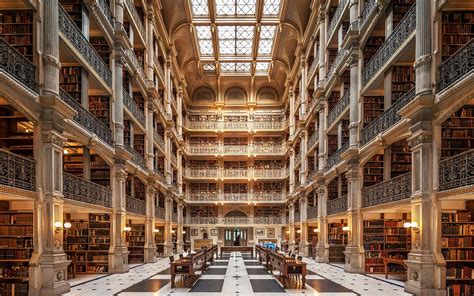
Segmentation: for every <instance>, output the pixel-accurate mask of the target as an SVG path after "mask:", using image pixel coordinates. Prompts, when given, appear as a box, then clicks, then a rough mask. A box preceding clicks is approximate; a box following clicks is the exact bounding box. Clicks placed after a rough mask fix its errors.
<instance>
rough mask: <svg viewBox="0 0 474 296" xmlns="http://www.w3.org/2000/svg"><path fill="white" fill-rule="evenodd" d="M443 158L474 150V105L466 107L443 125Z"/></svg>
mask: <svg viewBox="0 0 474 296" xmlns="http://www.w3.org/2000/svg"><path fill="white" fill-rule="evenodd" d="M441 137H442V144H441V158H445V157H450V156H454V155H456V154H459V153H462V152H464V151H467V150H469V149H472V148H474V105H465V106H464V107H462V108H461V109H459V110H458V111H456V112H454V114H452V115H451V116H450V117H449V118H448V119H447V120H446V121H445V122H443V124H442V125H441Z"/></svg>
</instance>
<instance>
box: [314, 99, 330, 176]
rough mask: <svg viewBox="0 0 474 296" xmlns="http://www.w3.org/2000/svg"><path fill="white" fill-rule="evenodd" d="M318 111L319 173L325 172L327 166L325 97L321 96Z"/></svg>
mask: <svg viewBox="0 0 474 296" xmlns="http://www.w3.org/2000/svg"><path fill="white" fill-rule="evenodd" d="M316 110H317V112H319V129H318V132H319V143H318V144H319V146H318V151H319V154H318V174H319V173H320V174H324V169H325V168H326V156H327V155H326V143H327V139H326V134H325V133H324V131H325V129H326V114H325V113H326V112H325V99H324V98H320V102H319V105H318V106H317V109H316Z"/></svg>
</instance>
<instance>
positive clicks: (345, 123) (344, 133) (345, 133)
mask: <svg viewBox="0 0 474 296" xmlns="http://www.w3.org/2000/svg"><path fill="white" fill-rule="evenodd" d="M347 142H349V120H341V145H344V144H345V143H347Z"/></svg>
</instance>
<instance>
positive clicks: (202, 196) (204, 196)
mask: <svg viewBox="0 0 474 296" xmlns="http://www.w3.org/2000/svg"><path fill="white" fill-rule="evenodd" d="M187 200H188V201H217V200H219V196H218V195H217V193H207V192H206V193H190V194H188V195H187Z"/></svg>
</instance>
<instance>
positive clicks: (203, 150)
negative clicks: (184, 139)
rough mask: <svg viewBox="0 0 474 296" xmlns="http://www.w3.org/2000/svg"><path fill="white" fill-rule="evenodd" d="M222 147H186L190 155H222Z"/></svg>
mask: <svg viewBox="0 0 474 296" xmlns="http://www.w3.org/2000/svg"><path fill="white" fill-rule="evenodd" d="M221 148H222V146H217V145H209V146H194V145H186V152H187V153H188V154H221V152H222V149H221Z"/></svg>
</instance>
